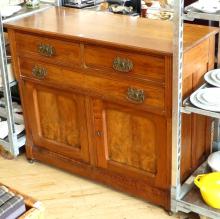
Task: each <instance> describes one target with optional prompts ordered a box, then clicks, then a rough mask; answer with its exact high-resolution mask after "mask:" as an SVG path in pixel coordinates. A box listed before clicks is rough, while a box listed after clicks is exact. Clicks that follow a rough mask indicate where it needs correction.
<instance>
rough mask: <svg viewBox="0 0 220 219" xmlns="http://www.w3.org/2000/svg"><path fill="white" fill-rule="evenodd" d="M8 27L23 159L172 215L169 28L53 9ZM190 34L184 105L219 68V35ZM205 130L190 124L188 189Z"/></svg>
mask: <svg viewBox="0 0 220 219" xmlns="http://www.w3.org/2000/svg"><path fill="white" fill-rule="evenodd" d="M94 21H95V22H96V23H95V25H94V24H93V22H94ZM90 22H92V23H90ZM6 27H7V28H8V33H9V39H10V42H11V50H12V55H13V66H14V70H15V73H16V78H17V80H18V82H19V88H20V93H21V98H22V105H23V108H24V118H25V124H26V133H27V144H26V152H27V157H28V158H29V159H36V160H39V161H42V162H45V163H49V164H52V165H54V166H57V167H60V168H62V169H64V170H68V171H70V172H72V173H76V174H79V175H81V176H84V177H87V178H90V179H93V180H96V181H98V182H102V183H105V184H107V185H110V186H112V187H114V188H116V189H119V190H121V191H124V192H128V193H130V194H132V195H135V196H138V197H141V198H144V199H146V200H148V201H150V202H152V203H155V204H157V205H160V206H163V207H164V208H165V209H167V210H168V209H170V189H171V160H172V157H171V154H172V111H173V109H172V82H173V80H172V79H173V77H175V75H173V72H172V64H173V63H172V55H173V54H172V24H171V23H169V22H159V21H153V20H148V19H136V18H135V19H133V18H131V17H126V16H115V15H109V14H108V15H107V14H105V13H104V14H102V13H95V12H89V11H86V12H85V11H80V10H74V9H70V8H52V9H49V10H48V11H46V12H42V13H41V16H30V17H28V18H25V19H20V20H19V21H16V22H15V23H8V24H7V25H6ZM99 27H102V28H101V29H100V28H99ZM185 27H186V28H185V29H186V30H185V32H186V34H185V36H184V37H185V38H184V77H183V80H184V82H183V94H184V96H187V95H189V94H190V93H191V92H192V91H193V89H195V88H196V87H197V86H198V85H199V84H200V83H201V81H202V77H203V74H204V73H205V72H206V71H207V69H211V68H212V67H213V64H214V58H213V57H214V38H215V34H216V33H217V30H215V29H212V28H208V27H196V26H195V27H194V26H193V25H188V24H187V25H186V26H185ZM128 33H129V34H128ZM195 124H199V127H196V126H195ZM209 128H210V122H209V121H206V120H204V118H200V117H195V116H191V115H190V116H188V115H186V116H184V118H183V133H182V138H183V141H182V143H183V144H182V148H183V156H182V163H183V165H182V180H184V179H185V178H186V177H187V176H188V175H189V174H190V172H191V171H192V170H193V169H194V168H195V167H196V166H198V165H199V164H200V162H202V161H203V160H204V159H205V157H206V152H207V150H208V148H209V147H210V145H209V142H208V135H207V133H208V131H207V130H208V129H209ZM201 135H202V136H205V137H204V138H202V137H201V138H200V140H199V141H198V140H196V139H198V136H201Z"/></svg>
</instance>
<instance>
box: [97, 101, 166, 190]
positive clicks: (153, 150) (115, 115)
mask: <svg viewBox="0 0 220 219" xmlns="http://www.w3.org/2000/svg"><path fill="white" fill-rule="evenodd" d="M93 113H94V123H95V130H94V132H95V136H96V137H95V139H96V150H97V157H98V164H97V165H98V166H99V167H101V168H105V169H108V170H109V171H113V172H117V173H119V174H121V175H126V176H131V177H133V178H135V179H137V180H142V181H143V180H145V181H147V183H148V185H152V186H157V187H160V188H168V187H169V183H170V168H169V166H170V159H169V158H168V156H169V153H168V148H167V122H166V119H165V118H164V117H162V116H157V115H154V114H150V113H147V112H142V111H137V110H135V109H132V108H127V107H124V106H119V105H114V104H111V103H108V102H103V101H101V100H94V101H93Z"/></svg>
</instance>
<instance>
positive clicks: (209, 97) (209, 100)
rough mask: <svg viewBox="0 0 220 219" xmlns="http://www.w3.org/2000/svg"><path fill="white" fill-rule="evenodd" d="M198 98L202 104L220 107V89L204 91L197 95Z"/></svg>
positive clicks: (206, 89)
mask: <svg viewBox="0 0 220 219" xmlns="http://www.w3.org/2000/svg"><path fill="white" fill-rule="evenodd" d="M196 98H197V99H198V100H199V101H200V102H201V103H202V104H206V105H211V106H220V88H205V89H202V90H200V91H199V92H198V93H197V95H196Z"/></svg>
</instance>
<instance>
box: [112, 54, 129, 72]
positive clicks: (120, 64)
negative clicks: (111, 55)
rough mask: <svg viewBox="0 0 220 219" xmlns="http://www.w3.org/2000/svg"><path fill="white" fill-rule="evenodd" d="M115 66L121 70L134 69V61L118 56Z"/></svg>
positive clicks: (114, 62)
mask: <svg viewBox="0 0 220 219" xmlns="http://www.w3.org/2000/svg"><path fill="white" fill-rule="evenodd" d="M112 66H113V68H114V69H115V70H116V71H120V72H129V71H131V70H132V69H133V62H132V61H131V60H130V59H127V58H120V57H116V58H115V59H114V60H113V63H112Z"/></svg>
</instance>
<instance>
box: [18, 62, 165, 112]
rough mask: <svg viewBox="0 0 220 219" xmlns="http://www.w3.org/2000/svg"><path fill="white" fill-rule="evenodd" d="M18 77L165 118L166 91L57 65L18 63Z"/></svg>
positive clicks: (149, 85) (152, 86)
mask: <svg viewBox="0 0 220 219" xmlns="http://www.w3.org/2000/svg"><path fill="white" fill-rule="evenodd" d="M20 66H21V75H22V76H24V77H25V78H26V79H28V78H29V79H32V80H33V79H34V80H36V79H37V80H40V81H41V83H44V84H45V85H49V84H50V85H52V86H55V87H59V88H63V89H74V90H76V91H79V92H81V93H84V94H85V95H89V96H96V97H99V98H102V99H106V100H110V101H112V102H116V103H119V104H123V103H124V104H126V105H129V106H131V107H132V106H133V107H137V108H138V109H142V110H147V111H151V112H154V113H158V114H165V111H166V107H165V88H164V87H161V86H155V85H152V84H147V83H144V84H142V83H137V82H136V83H134V82H132V81H125V80H120V81H119V80H111V79H107V78H101V77H96V76H93V75H89V74H84V73H80V72H75V71H71V70H68V69H64V68H62V67H60V66H57V65H51V64H47V63H42V62H37V63H36V62H34V61H33V60H30V59H20Z"/></svg>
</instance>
